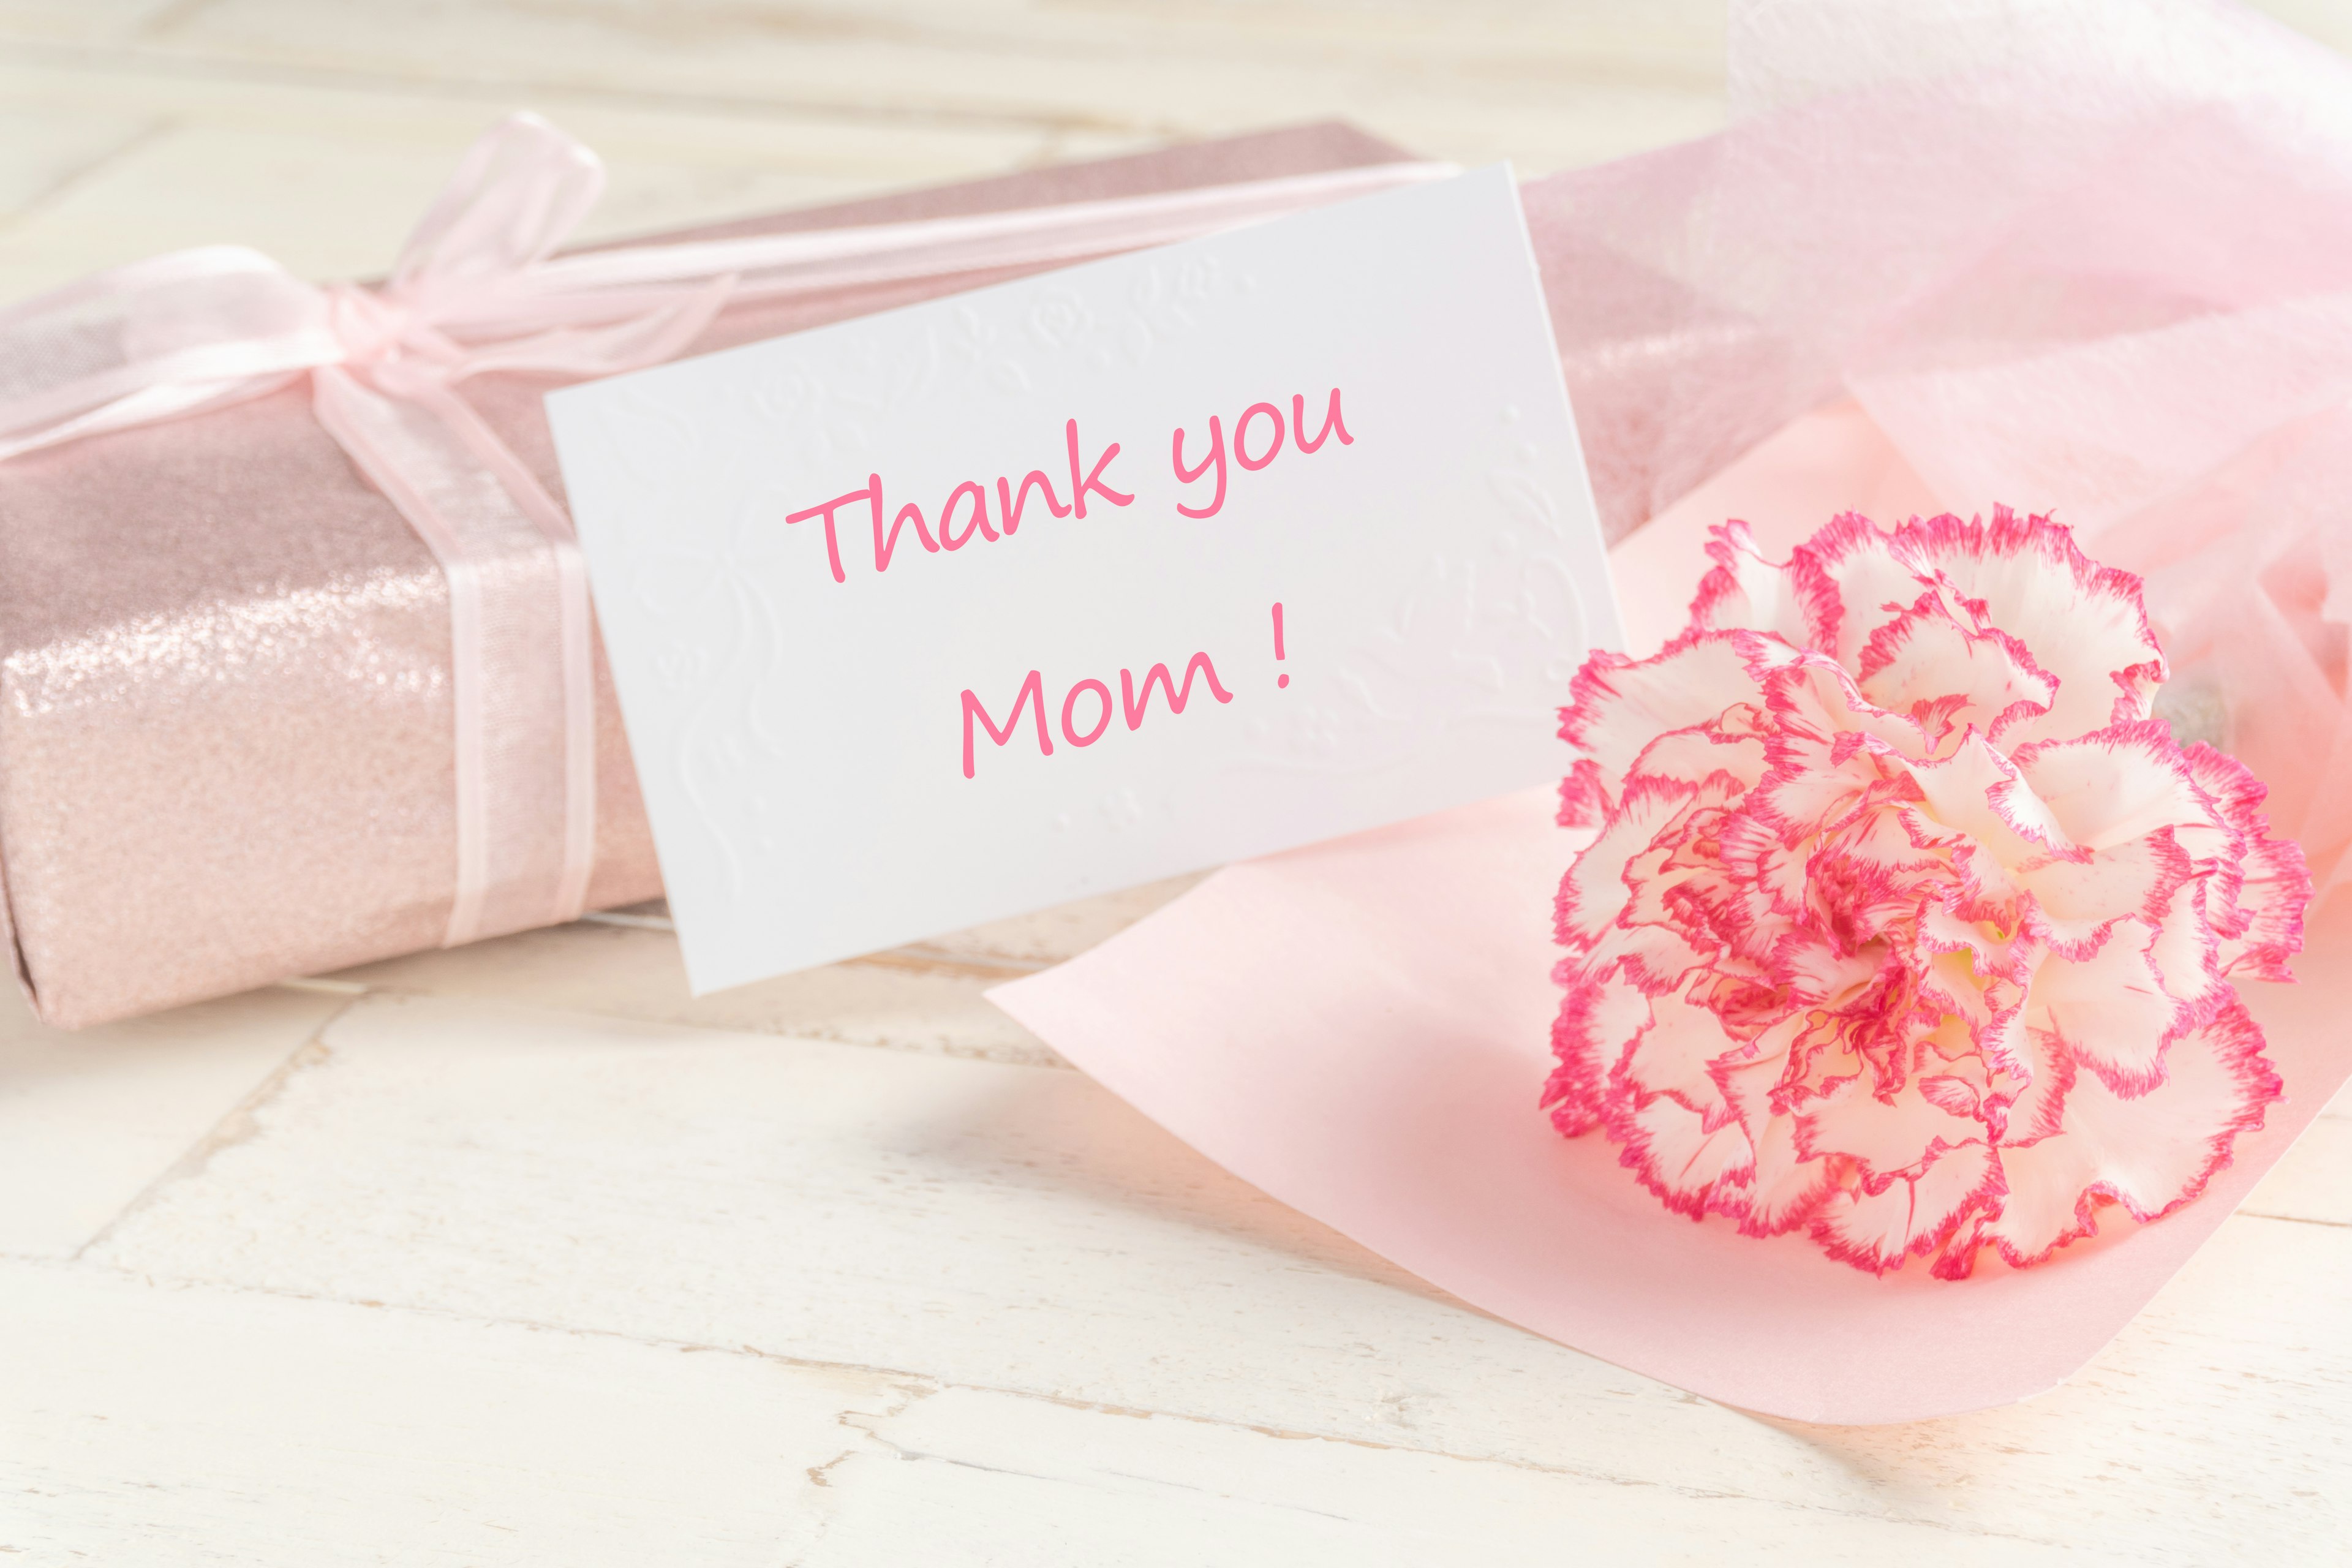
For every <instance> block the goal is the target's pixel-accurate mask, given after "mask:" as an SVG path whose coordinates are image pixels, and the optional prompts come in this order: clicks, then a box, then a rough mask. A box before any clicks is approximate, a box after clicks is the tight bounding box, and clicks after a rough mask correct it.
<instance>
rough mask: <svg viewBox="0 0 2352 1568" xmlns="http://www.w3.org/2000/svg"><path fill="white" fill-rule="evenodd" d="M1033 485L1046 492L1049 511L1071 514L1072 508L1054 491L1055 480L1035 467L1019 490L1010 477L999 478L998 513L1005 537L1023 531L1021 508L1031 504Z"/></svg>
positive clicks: (1060, 515) (1046, 505) (997, 488)
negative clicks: (1065, 504)
mask: <svg viewBox="0 0 2352 1568" xmlns="http://www.w3.org/2000/svg"><path fill="white" fill-rule="evenodd" d="M1031 485H1034V486H1036V487H1037V488H1038V489H1041V490H1043V491H1045V510H1047V511H1050V512H1052V513H1053V514H1054V515H1055V517H1067V516H1069V515H1070V509H1069V508H1068V507H1066V506H1064V505H1063V504H1062V498H1061V497H1059V496H1057V495H1055V493H1054V481H1053V480H1051V479H1047V478H1046V477H1045V475H1044V474H1042V473H1039V472H1038V471H1037V470H1036V469H1034V468H1032V469H1030V470H1029V472H1028V473H1027V474H1026V475H1025V476H1024V478H1023V479H1022V480H1021V488H1020V489H1018V490H1015V489H1013V482H1012V481H1011V480H1010V479H998V480H997V481H996V515H997V516H998V517H1001V518H1003V520H1004V537H1005V538H1007V539H1010V538H1012V537H1013V535H1014V534H1016V533H1018V532H1020V531H1021V509H1022V508H1023V507H1025V506H1027V505H1028V504H1029V487H1030V486H1031Z"/></svg>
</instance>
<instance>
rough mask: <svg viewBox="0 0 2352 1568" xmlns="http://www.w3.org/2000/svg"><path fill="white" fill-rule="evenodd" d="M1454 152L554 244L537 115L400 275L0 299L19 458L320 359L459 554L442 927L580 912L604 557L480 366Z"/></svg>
mask: <svg viewBox="0 0 2352 1568" xmlns="http://www.w3.org/2000/svg"><path fill="white" fill-rule="evenodd" d="M1452 172H1453V171H1452V168H1451V166H1450V165H1446V164H1438V163H1383V164H1377V165H1370V166H1365V167H1359V168H1351V169H1341V170H1334V171H1330V172H1328V173H1322V174H1306V175H1297V176H1291V177H1286V178H1279V179H1271V180H1258V181H1250V182H1246V183H1242V184H1226V185H1215V186H1206V187H1201V188H1197V189H1193V190H1186V191H1176V192H1169V193H1163V194H1156V195H1140V196H1123V197H1114V198H1110V199H1107V200H1101V201H1088V202H1073V203H1067V204H1063V205H1055V206H1047V207H1036V208H1026V209H1020V210H1014V211H1008V212H998V213H984V214H979V215H975V216H963V217H951V218H937V219H924V220H919V221H916V222H910V223H891V224H874V225H867V226H860V227H855V228H840V229H828V230H819V231H812V232H804V233H797V234H781V235H756V236H751V237H744V238H736V239H719V240H704V241H688V242H684V243H676V244H664V245H639V246H630V247H620V248H614V249H605V250H595V251H588V252H582V253H577V254H573V255H568V256H559V255H557V254H556V250H557V247H560V246H561V245H562V243H563V242H564V240H565V239H566V238H568V237H570V235H571V234H572V231H573V229H574V228H575V227H576V226H578V225H579V223H580V221H581V220H582V219H583V217H585V216H587V214H588V212H589V210H590V209H591V208H592V207H593V205H595V202H596V198H597V196H598V195H600V194H601V193H602V191H603V189H604V166H603V164H602V163H601V162H600V161H599V160H598V159H597V157H596V155H595V154H594V153H592V152H590V151H589V150H588V149H587V148H586V147H585V146H583V145H582V144H581V143H580V142H575V141H573V140H572V138H571V137H569V136H566V135H565V134H564V133H563V132H560V131H558V130H556V129H555V128H554V127H553V126H551V125H550V124H548V123H547V122H546V121H543V120H541V119H539V118H538V117H537V116H535V115H530V114H518V115H515V116H513V117H511V118H509V120H507V121H505V122H504V123H502V124H500V125H499V126H497V127H496V128H494V129H493V130H491V131H490V132H488V133H487V134H486V135H484V136H483V137H482V138H481V139H480V140H479V141H478V142H475V143H474V145H473V146H472V147H471V148H470V149H468V150H467V153H466V154H465V156H464V158H463V159H462V160H461V161H460V162H459V163H458V165H457V172H456V174H453V175H452V176H451V178H450V180H449V183H448V184H447V185H446V186H445V187H444V188H443V189H442V191H441V194H440V195H438V196H437V197H436V199H435V201H434V203H433V205H432V206H431V207H430V208H429V209H427V211H426V212H425V216H424V218H423V220H422V221H421V222H419V223H418V225H417V226H416V229H415V232H414V233H413V234H411V235H410V236H409V238H408V242H407V244H406V245H405V246H404V247H402V250H401V253H400V257H399V259H398V261H397V263H396V264H395V265H394V268H393V272H392V276H391V278H390V279H388V280H386V281H385V282H383V284H381V285H377V286H374V287H363V286H359V285H352V284H334V285H330V286H327V287H323V288H321V287H319V286H316V285H313V284H310V283H306V282H304V281H302V280H301V279H298V278H295V277H294V276H292V275H291V274H290V273H289V272H287V271H286V270H285V269H284V268H281V267H279V266H278V264H277V263H276V262H274V261H272V260H270V259H269V258H268V257H266V256H263V255H261V254H260V253H258V252H257V251H253V250H248V249H246V248H244V247H239V246H208V247H202V248H200V249H195V250H184V251H178V252H174V253H173V254H171V255H168V256H160V257H156V258H152V259H150V260H146V261H140V262H133V263H131V265H129V266H126V267H118V268H110V269H109V270H107V271H103V272H100V273H96V274H93V275H92V276H90V277H89V278H85V279H81V280H80V281H79V282H76V283H71V284H68V285H67V286H66V287H64V288H62V289H56V290H54V291H52V292H50V293H48V294H45V295H42V296H39V297H38V298H36V299H34V300H28V301H26V303H24V304H22V305H19V306H17V307H16V308H15V309H13V310H7V311H5V312H0V460H5V459H6V458H11V457H14V456H16V455H18V454H20V453H24V452H28V451H32V450H35V449H37V448H39V447H51V446H55V445H58V443H61V442H65V441H70V440H74V439H77V438H79V437H84V436H91V435H96V434H99V433H100V432H102V431H109V430H121V429H125V428H128V427H131V426H140V425H148V424H153V423H156V422H158V421H161V420H165V419H173V418H179V417H183V416H188V415H193V414H197V413H200V412H202V411H204V410H205V409H208V408H216V407H219V406H222V405H226V404H230V403H235V402H239V401H242V400H245V399H247V398H252V397H257V396H261V395H264V394H267V393H269V392H273V391H275V390H277V389H278V388H279V387H282V386H285V385H287V384H289V383H290V382H292V381H293V380H295V379H296V378H297V377H300V376H305V375H307V376H308V377H309V378H310V389H311V407H312V408H313V410H314V411H315V413H316V415H317V417H318V420H319V423H320V426H323V427H324V428H325V429H326V431H327V432H328V434H329V435H331V436H332V437H334V439H335V441H336V442H337V443H338V444H339V445H340V446H341V447H342V448H343V450H344V452H345V453H346V454H347V455H348V456H349V457H350V458H351V460H352V465H353V466H354V467H355V468H358V469H359V471H360V472H361V473H362V474H363V475H364V476H366V478H367V479H368V481H369V482H370V483H372V484H373V485H374V486H375V487H376V489H379V490H381V491H382V492H383V494H384V496H385V497H386V498H387V499H388V500H391V501H392V503H393V504H394V506H395V507H397V508H398V509H399V510H400V513H401V515H402V516H403V517H404V518H405V519H406V520H407V521H408V522H409V524H410V526H411V527H413V528H414V529H415V531H416V532H417V535H418V537H420V538H421V539H423V540H424V542H425V544H426V546H427V547H428V548H429V549H430V550H431V551H432V552H433V556H434V559H435V560H436V562H437V563H439V565H440V568H441V570H442V573H443V574H444V575H445V576H446V578H447V580H448V584H449V619H450V656H451V666H452V675H451V689H452V695H453V700H454V706H455V709H456V737H455V739H456V762H457V767H456V773H457V894H456V897H455V898H454V900H452V903H451V907H450V911H449V924H448V930H447V932H446V936H445V938H444V941H445V943H446V944H447V945H451V946H454V945H456V944H457V943H459V942H471V941H474V940H476V939H477V938H479V937H485V936H495V935H499V934H501V933H503V932H507V931H521V930H527V929H530V928H531V927H534V926H541V925H547V924H553V923H558V922H561V921H569V920H573V919H576V918H578V916H579V914H580V912H581V910H582V908H583V904H584V902H585V900H586V897H587V889H588V876H589V872H590V869H591V868H592V867H593V861H594V854H595V829H596V774H595V710H594V699H595V686H594V672H593V662H592V659H593V655H592V650H591V640H592V639H591V632H590V625H591V622H590V608H589V600H588V582H587V574H586V571H585V569H584V567H583V563H582V561H581V557H580V551H579V546H578V543H577V542H576V541H575V539H574V536H573V533H572V521H571V519H570V517H569V516H568V515H567V514H566V513H565V511H564V510H563V507H562V503H560V502H559V501H557V500H555V498H554V497H553V496H551V495H550V494H549V493H548V492H547V489H546V488H545V487H544V486H542V485H541V483H540V482H539V480H538V479H537V478H536V477H534V476H533V475H532V473H531V472H530V468H528V467H527V466H526V465H524V463H523V462H522V461H521V460H520V458H517V457H516V456H515V455H514V453H513V452H512V451H510V450H509V448H508V447H507V446H506V444H505V443H504V442H502V441H500V440H499V437H498V436H497V435H496V433H494V432H493V431H492V430H491V429H490V427H489V426H488V425H487V424H486V423H485V422H484V421H483V420H482V418H481V417H480V416H479V415H478V414H477V413H475V411H474V409H473V407H472V405H470V404H468V403H467V401H466V400H465V399H464V397H463V396H462V395H460V394H459V392H458V390H457V389H458V386H459V384H461V383H463V382H464V381H465V380H467V378H468V377H471V376H476V375H481V374H486V373H489V372H496V371H520V372H532V373H538V374H553V375H563V376H572V377H580V378H586V377H592V376H601V375H611V374H617V373H619V372H622V371H626V370H633V369H636V368H638V367H640V366H644V365H649V364H655V363H660V362H661V361H663V360H667V359H670V358H673V357H675V356H676V355H677V354H678V353H682V352H684V350H685V349H686V348H687V347H688V345H689V344H691V343H692V342H694V341H695V340H696V339H697V338H698V337H699V336H700V335H701V334H702V332H703V331H704V330H705V329H706V328H707V327H709V324H710V322H711V320H712V318H714V317H715V316H716V315H717V314H718V312H719V310H720V308H721V307H722V306H724V305H725V304H726V303H727V302H728V301H729V300H735V299H743V298H751V297H775V296H779V295H788V294H799V293H810V292H815V291H819V290H823V289H831V288H836V287H839V286H841V285H843V284H846V283H852V282H866V283H870V282H877V281H884V280H890V279H909V278H927V277H940V276H945V275H948V274H951V273H959V272H967V271H973V270H978V269H982V268H992V267H1013V266H1036V265H1040V264H1044V263H1049V262H1054V261H1063V260H1077V259H1081V258H1087V257H1091V256H1101V255H1107V254H1110V253H1112V252H1115V251H1119V250H1128V249H1133V248H1136V247H1141V246H1147V245H1154V244H1162V243H1166V242H1169V241H1171V240H1176V239H1182V238H1187V237H1192V236H1195V235H1200V234H1205V233H1210V232H1213V231H1215V230H1219V229H1224V228H1231V227H1234V226H1238V225H1241V224H1244V223H1247V222H1250V221H1253V220H1255V219H1258V218H1264V217H1271V216H1278V215H1280V214H1282V213H1286V212H1291V211H1296V210H1298V209H1301V208H1304V207H1307V206H1312V205H1320V204H1322V203H1326V202H1330V201H1336V200H1339V199H1341V198H1344V197H1346V196H1349V195H1360V194H1363V193H1367V192H1370V191H1373V190H1379V189H1382V188H1385V187H1388V186H1391V185H1397V184H1405V183H1408V182H1411V181H1415V180H1421V179H1428V178H1433V177H1438V176H1442V175H1444V174H1450V173H1452ZM558 803H560V809H559V808H558Z"/></svg>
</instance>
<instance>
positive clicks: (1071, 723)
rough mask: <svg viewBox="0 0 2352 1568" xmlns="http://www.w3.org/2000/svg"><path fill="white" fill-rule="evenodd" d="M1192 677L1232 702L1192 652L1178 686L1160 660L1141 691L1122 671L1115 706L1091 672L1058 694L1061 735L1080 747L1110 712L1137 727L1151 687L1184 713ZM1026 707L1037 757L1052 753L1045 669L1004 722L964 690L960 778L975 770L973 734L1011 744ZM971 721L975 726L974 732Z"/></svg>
mask: <svg viewBox="0 0 2352 1568" xmlns="http://www.w3.org/2000/svg"><path fill="white" fill-rule="evenodd" d="M1195 676H1198V677H1200V679H1201V680H1202V684H1203V685H1204V686H1206V687H1207V689H1208V691H1209V694H1210V695H1211V696H1212V697H1214V698H1215V699H1216V700H1218V701H1219V702H1231V701H1232V700H1234V694H1233V693H1232V692H1230V691H1228V690H1226V689H1225V687H1224V683H1223V681H1221V680H1219V679H1217V667H1216V665H1215V664H1214V663H1213V662H1211V660H1210V658H1209V656H1208V655H1207V654H1205V653H1196V654H1194V655H1193V656H1192V658H1191V659H1189V660H1188V661H1186V663H1185V665H1184V679H1183V683H1182V684H1181V685H1179V684H1178V683H1177V681H1176V679H1175V678H1174V677H1173V676H1171V675H1170V674H1169V673H1168V667H1167V666H1166V665H1164V664H1155V665H1153V666H1152V667H1151V668H1150V669H1149V670H1147V671H1145V672H1144V677H1143V684H1142V686H1141V687H1140V688H1138V687H1137V685H1136V682H1135V671H1133V670H1131V669H1122V670H1120V671H1119V672H1118V690H1119V696H1118V705H1117V706H1116V707H1114V706H1113V704H1112V700H1111V694H1110V688H1109V687H1108V685H1106V684H1105V683H1103V682H1102V681H1099V680H1097V679H1094V678H1093V677H1092V676H1088V677H1087V679H1083V680H1080V681H1076V682H1075V683H1074V684H1072V686H1071V687H1070V689H1069V690H1068V691H1067V692H1066V693H1064V695H1063V697H1062V739H1063V740H1064V741H1065V742H1067V743H1068V744H1069V745H1071V746H1074V747H1078V748H1081V749H1082V748H1084V747H1087V746H1091V745H1093V744H1094V743H1095V742H1097V741H1099V740H1101V739H1102V738H1103V735H1104V733H1105V732H1106V731H1108V730H1109V729H1110V721H1111V716H1112V715H1113V714H1114V713H1118V714H1120V715H1121V716H1123V717H1124V718H1125V719H1126V721H1127V727H1128V728H1129V730H1134V729H1138V728H1139V727H1140V726H1141V725H1142V723H1143V721H1144V718H1145V717H1146V714H1147V711H1148V710H1149V709H1150V706H1151V691H1152V688H1153V687H1155V686H1156V687H1158V688H1159V689H1160V690H1161V691H1162V692H1164V693H1166V694H1167V697H1168V710H1169V711H1170V712H1171V713H1181V712H1183V711H1184V705H1185V704H1186V703H1187V702H1189V701H1191V700H1192V679H1193V677H1195ZM1086 697H1090V698H1092V699H1093V700H1094V704H1095V712H1094V722H1093V723H1092V724H1091V725H1090V726H1088V727H1087V728H1086V729H1083V730H1082V729H1080V728H1079V727H1078V703H1079V700H1080V699H1081V698H1086ZM1024 710H1027V712H1028V714H1029V717H1030V720H1031V721H1033V722H1034V724H1035V725H1036V729H1037V754H1038V755H1039V756H1041V757H1050V756H1052V755H1053V754H1054V738H1053V735H1052V733H1051V732H1050V731H1049V729H1048V726H1047V721H1046V717H1045V711H1046V710H1045V672H1044V671H1042V670H1035V669H1033V670H1031V671H1030V672H1029V673H1028V674H1027V675H1026V676H1025V677H1024V678H1023V679H1022V681H1021V688H1020V689H1019V690H1018V691H1016V692H1014V693H1013V710H1012V711H1011V712H1009V713H1007V714H1006V715H1005V716H1004V722H1003V723H1002V724H999V723H998V722H997V721H996V720H995V719H994V718H993V717H992V715H991V714H990V713H989V711H988V709H987V706H986V705H985V704H983V703H982V701H981V700H980V693H978V692H976V691H974V690H972V689H971V688H970V687H966V688H965V689H964V693H963V776H964V777H966V778H971V777H973V776H975V774H976V772H977V768H978V758H977V755H976V753H977V752H978V751H979V742H978V740H977V738H976V735H977V734H985V735H986V736H987V737H988V738H989V739H990V740H991V741H992V742H995V743H996V744H997V745H998V746H1000V747H1003V746H1007V745H1010V744H1011V743H1012V742H1013V737H1014V736H1015V735H1017V734H1018V733H1019V732H1020V730H1021V715H1022V712H1023V711H1024ZM975 721H977V724H978V728H977V731H975V729H974V722H975Z"/></svg>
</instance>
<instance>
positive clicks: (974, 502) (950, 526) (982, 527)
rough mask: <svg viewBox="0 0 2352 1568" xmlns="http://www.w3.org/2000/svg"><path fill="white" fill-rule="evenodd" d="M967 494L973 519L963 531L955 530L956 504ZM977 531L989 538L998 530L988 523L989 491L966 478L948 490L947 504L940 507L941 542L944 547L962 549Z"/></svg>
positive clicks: (965, 525) (993, 536) (992, 537)
mask: <svg viewBox="0 0 2352 1568" xmlns="http://www.w3.org/2000/svg"><path fill="white" fill-rule="evenodd" d="M966 496H970V497H971V521H970V522H968V523H966V524H964V529H963V531H962V532H961V533H958V532H957V531H955V506H956V502H958V501H960V500H962V499H963V498H964V497H966ZM975 532H976V533H979V534H981V535H982V536H983V537H985V538H989V539H994V538H995V537H996V530H995V529H993V528H991V527H990V526H989V523H988V492H987V491H986V490H984V489H981V488H980V487H979V486H978V485H976V484H974V483H973V482H972V481H971V480H970V479H966V480H965V481H964V482H963V483H961V484H960V485H958V486H956V488H955V489H952V490H950V491H949V492H948V499H947V504H945V505H944V506H942V507H940V546H941V547H942V548H944V549H948V550H961V549H962V548H963V547H964V546H965V545H967V544H969V543H971V536H972V535H973V534H974V533H975Z"/></svg>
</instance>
